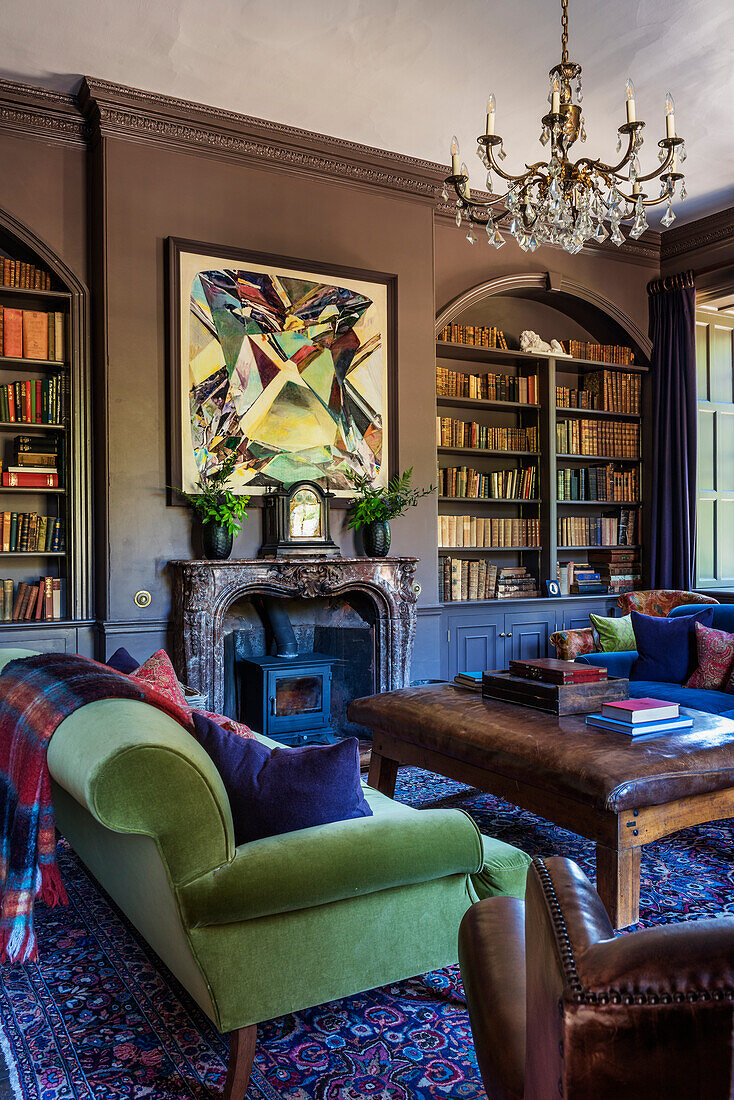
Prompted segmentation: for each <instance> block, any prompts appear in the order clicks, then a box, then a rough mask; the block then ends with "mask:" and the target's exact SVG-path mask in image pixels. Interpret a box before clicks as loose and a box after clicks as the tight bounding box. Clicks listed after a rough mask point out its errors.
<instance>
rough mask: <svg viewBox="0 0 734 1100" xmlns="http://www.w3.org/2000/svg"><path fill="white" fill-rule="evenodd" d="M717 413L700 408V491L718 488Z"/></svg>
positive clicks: (704, 491) (710, 490)
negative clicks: (715, 418) (715, 426)
mask: <svg viewBox="0 0 734 1100" xmlns="http://www.w3.org/2000/svg"><path fill="white" fill-rule="evenodd" d="M714 416H715V413H714V412H713V411H711V410H708V409H699V410H698V491H699V493H708V492H713V491H714V489H715V488H716V433H715V431H714V424H715V420H714Z"/></svg>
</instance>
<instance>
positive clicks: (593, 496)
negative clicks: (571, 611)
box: [436, 326, 647, 603]
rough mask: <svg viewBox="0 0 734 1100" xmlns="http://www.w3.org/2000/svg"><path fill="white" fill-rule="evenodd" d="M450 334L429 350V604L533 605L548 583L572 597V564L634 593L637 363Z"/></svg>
mask: <svg viewBox="0 0 734 1100" xmlns="http://www.w3.org/2000/svg"><path fill="white" fill-rule="evenodd" d="M459 331H460V330H459V329H458V327H457V328H455V329H454V333H453V335H454V339H453V340H446V339H439V340H437V342H436V385H437V397H436V413H437V416H436V432H437V436H436V440H437V459H438V487H439V496H438V512H439V516H438V557H439V598H440V599H441V600H442V601H444V602H447V603H448V602H449V601H452V600H458V599H461V600H477V599H478V600H483V599H484V600H488V599H496V598H497V597H498V595H499V593H500V592H502V593H503V594H504V593H508V594H509V595H510V596H511V597H512V598H516V599H518V598H535V597H536V596H538V595H545V588H544V582H545V581H546V580H556V579H558V578H560V579H561V581H562V583H563V588H562V592H563V594H564V595H566V594H568V595H573V594H582V593H583V591H584V589H583V588H581V590H579V587H578V584H577V583H575V581H576V579H575V578H574V576H573V575H572V574H573V564H574V563H575V564H578V565H585V566H586V567H587V569H588V570H589V571H590V572H595V571H596V572H599V573H600V590H603V591H604V592H610V593H618V592H620V591H624V590H625V588H629V587H640V584H639V569H640V560H641V554H642V547H641V545H640V544H641V530H640V507H639V506H640V504H641V501H642V492H641V490H642V457H641V456H642V441H643V409H644V400H643V395H644V383H645V375H646V373H647V364H646V363H644V362H643V361H642V359H641V356H640V355H639V352H636V351H635V350H634V349H632V348H626V347H622V346H620V345H611V344H601V343H593V344H592V343H589V342H582V341H575V342H574V343H572V344H571V345H570V346H571V347H573V348H574V350H576V351H577V352H578V354H574V355H570V354H565V355H560V354H559V355H545V354H541V355H539V354H531V353H527V352H523V351H519V350H514V349H513V348H512V347H507V346H506V345H507V343H508V342H510V341H508V340H506V339H505V337H504V334H503V333H502V332H501V330H500V329H499V328H497V327H495V326H476V327H475V329H474V332H475V333H476V334H477V335H476V342H467V343H462V342H459V341H458V340H457V339H456V337H457V335H458V333H459ZM469 331H470V332H471V329H470V330H469ZM446 335H449V333H448V332H444V333H442V336H446ZM481 341H483V342H481ZM567 346H568V345H567ZM587 353H588V356H587ZM592 354H595V355H596V356H598V358H592V357H591V355H592ZM459 444H461V446H460V445H459ZM457 456H461V461H460V463H459V462H457ZM513 535H514V537H513ZM592 559H593V561H592ZM607 559H609V560H607ZM612 559H614V560H612ZM570 565H571V570H570V571H569V566H570ZM500 576H503V578H504V584H503V585H501V586H500V585H499V579H500ZM633 578H634V580H633ZM571 585H573V587H571ZM602 585H604V587H603V589H602V588H601V586H602ZM591 591H592V589H589V592H590V593H591Z"/></svg>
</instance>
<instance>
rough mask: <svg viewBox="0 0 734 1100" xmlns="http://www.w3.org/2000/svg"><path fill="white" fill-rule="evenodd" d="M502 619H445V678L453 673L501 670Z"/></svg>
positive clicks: (502, 655) (502, 650) (502, 649)
mask: <svg viewBox="0 0 734 1100" xmlns="http://www.w3.org/2000/svg"><path fill="white" fill-rule="evenodd" d="M503 624H504V620H503V617H502V616H497V617H492V618H481V619H480V618H474V619H467V618H463V617H460V616H453V615H452V616H451V619H450V620H449V670H448V675H449V679H453V678H454V676H455V675H456V674H457V672H484V671H486V669H490V668H504V667H505V664H506V658H505V638H504V631H503Z"/></svg>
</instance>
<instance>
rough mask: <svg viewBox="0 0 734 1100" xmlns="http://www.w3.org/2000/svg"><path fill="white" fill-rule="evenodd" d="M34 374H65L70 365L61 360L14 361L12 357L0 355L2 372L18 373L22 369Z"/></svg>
mask: <svg viewBox="0 0 734 1100" xmlns="http://www.w3.org/2000/svg"><path fill="white" fill-rule="evenodd" d="M21 367H22V368H23V370H27V371H30V372H31V373H33V374H63V373H64V372H65V371H68V369H69V365H68V363H64V362H62V361H61V360H60V359H14V358H13V356H12V355H0V370H5V371H13V372H14V373H17V371H18V370H19V369H20V368H21Z"/></svg>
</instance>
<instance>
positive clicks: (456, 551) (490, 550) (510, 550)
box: [438, 546, 543, 556]
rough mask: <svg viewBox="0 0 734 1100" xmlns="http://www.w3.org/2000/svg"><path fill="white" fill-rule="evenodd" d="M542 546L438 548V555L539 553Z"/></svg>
mask: <svg viewBox="0 0 734 1100" xmlns="http://www.w3.org/2000/svg"><path fill="white" fill-rule="evenodd" d="M542 549H543V547H542V546H439V548H438V552H439V554H453V555H455V556H459V555H461V554H515V553H527V552H528V551H529V550H532V551H533V552H538V553H539V552H540V551H541V550H542Z"/></svg>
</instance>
